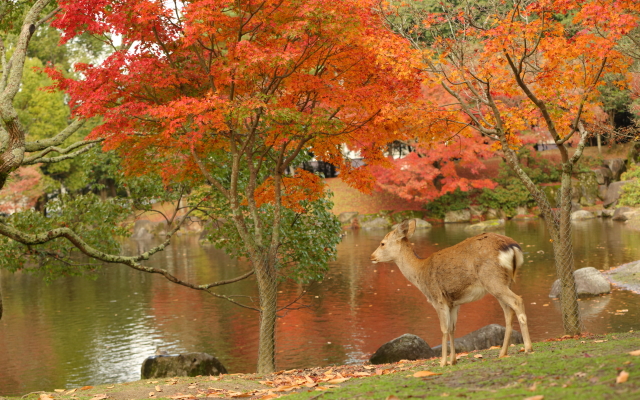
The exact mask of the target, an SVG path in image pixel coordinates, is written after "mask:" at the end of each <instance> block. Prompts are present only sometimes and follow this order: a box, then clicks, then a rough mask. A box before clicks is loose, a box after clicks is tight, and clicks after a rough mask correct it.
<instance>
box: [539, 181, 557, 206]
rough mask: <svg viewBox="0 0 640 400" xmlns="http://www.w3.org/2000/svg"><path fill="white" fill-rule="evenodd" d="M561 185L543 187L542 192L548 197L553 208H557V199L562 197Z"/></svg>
mask: <svg viewBox="0 0 640 400" xmlns="http://www.w3.org/2000/svg"><path fill="white" fill-rule="evenodd" d="M560 186H561V185H560V184H557V185H545V186H542V191H543V192H544V194H545V196H547V200H548V201H549V204H551V207H555V206H556V204H558V203H557V199H558V198H559V197H560Z"/></svg>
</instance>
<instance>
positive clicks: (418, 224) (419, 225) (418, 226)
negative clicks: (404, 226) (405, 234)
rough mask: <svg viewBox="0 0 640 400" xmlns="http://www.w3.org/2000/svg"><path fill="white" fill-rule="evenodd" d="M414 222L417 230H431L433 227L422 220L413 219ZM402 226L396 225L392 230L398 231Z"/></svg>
mask: <svg viewBox="0 0 640 400" xmlns="http://www.w3.org/2000/svg"><path fill="white" fill-rule="evenodd" d="M413 220H414V221H416V230H417V231H419V230H422V229H431V228H432V225H431V224H430V223H429V222H428V221H425V220H423V219H421V218H413ZM399 225H400V224H395V225H394V226H392V227H391V229H396V228H397V227H398V226H399Z"/></svg>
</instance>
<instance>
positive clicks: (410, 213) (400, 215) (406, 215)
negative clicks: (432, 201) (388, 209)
mask: <svg viewBox="0 0 640 400" xmlns="http://www.w3.org/2000/svg"><path fill="white" fill-rule="evenodd" d="M423 216H424V213H423V212H422V211H414V210H406V211H399V212H397V213H393V214H392V215H391V218H392V219H393V222H395V223H400V222H402V221H404V220H406V219H414V218H418V219H422V218H423Z"/></svg>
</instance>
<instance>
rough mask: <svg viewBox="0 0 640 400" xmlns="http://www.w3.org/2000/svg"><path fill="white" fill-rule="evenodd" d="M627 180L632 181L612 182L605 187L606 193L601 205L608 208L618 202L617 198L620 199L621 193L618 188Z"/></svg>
mask: <svg viewBox="0 0 640 400" xmlns="http://www.w3.org/2000/svg"><path fill="white" fill-rule="evenodd" d="M629 182H633V181H620V182H613V183H612V184H611V185H609V187H608V188H607V194H606V195H605V196H604V200H603V201H602V205H603V206H604V207H606V208H609V207H611V206H615V205H616V204H618V200H619V199H620V194H621V190H620V188H622V187H623V186H624V185H626V184H627V183H629Z"/></svg>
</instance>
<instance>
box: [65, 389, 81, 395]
mask: <svg viewBox="0 0 640 400" xmlns="http://www.w3.org/2000/svg"><path fill="white" fill-rule="evenodd" d="M76 390H78V388H75V389H71V390H69V391H68V392H67V393H65V394H71V393H75V391H76Z"/></svg>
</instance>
